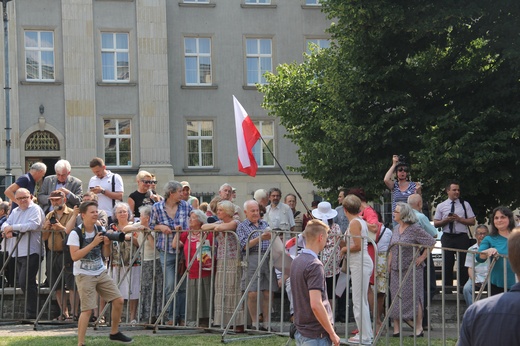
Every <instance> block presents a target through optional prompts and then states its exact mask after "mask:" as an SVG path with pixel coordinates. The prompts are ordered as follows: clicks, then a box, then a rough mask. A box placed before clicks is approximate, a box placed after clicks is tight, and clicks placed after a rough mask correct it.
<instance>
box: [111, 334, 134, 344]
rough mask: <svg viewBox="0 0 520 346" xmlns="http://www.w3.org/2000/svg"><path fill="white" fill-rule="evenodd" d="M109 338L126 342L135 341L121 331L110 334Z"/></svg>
mask: <svg viewBox="0 0 520 346" xmlns="http://www.w3.org/2000/svg"><path fill="white" fill-rule="evenodd" d="M109 338H110V340H111V341H117V342H124V343H126V344H130V343H132V342H133V341H134V340H132V338H129V337H128V336H126V335H124V334H123V333H121V332H117V334H110V336H109Z"/></svg>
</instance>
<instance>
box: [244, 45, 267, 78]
mask: <svg viewBox="0 0 520 346" xmlns="http://www.w3.org/2000/svg"><path fill="white" fill-rule="evenodd" d="M249 40H255V41H256V49H257V53H248V41H249ZM264 40H266V41H269V44H270V53H269V54H265V53H261V41H264ZM244 48H245V49H244V50H245V70H246V74H245V78H246V86H249V87H251V86H256V84H262V85H264V84H266V83H267V81H265V79H264V76H263V75H264V74H265V73H266V72H273V55H274V53H273V38H272V37H245V47H244ZM265 58H269V59H270V68H269V69H266V70H265V71H264V72H263V73H262V59H265ZM249 59H256V60H257V63H256V67H257V70H256V71H257V72H258V75H257V76H256V77H257V78H258V81H257V82H249V64H248V62H249Z"/></svg>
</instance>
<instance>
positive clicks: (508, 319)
mask: <svg viewBox="0 0 520 346" xmlns="http://www.w3.org/2000/svg"><path fill="white" fill-rule="evenodd" d="M519 324H520V283H519V284H515V285H513V287H512V288H511V291H510V292H506V293H501V294H497V295H495V296H492V297H490V298H486V299H482V300H479V301H477V302H475V303H473V304H472V305H470V306H469V307H468V309H467V310H466V313H465V314H464V318H463V320H462V326H461V328H460V338H459V343H458V345H459V346H480V345H482V346H484V345H485V346H489V345H520V328H518V325H519Z"/></svg>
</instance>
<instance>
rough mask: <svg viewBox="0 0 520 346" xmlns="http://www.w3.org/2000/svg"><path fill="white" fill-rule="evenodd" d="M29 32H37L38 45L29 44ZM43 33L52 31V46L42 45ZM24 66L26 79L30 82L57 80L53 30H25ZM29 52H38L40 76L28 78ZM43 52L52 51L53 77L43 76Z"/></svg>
mask: <svg viewBox="0 0 520 346" xmlns="http://www.w3.org/2000/svg"><path fill="white" fill-rule="evenodd" d="M27 33H36V34H37V46H36V47H28V46H27V36H26V34H27ZM42 33H50V34H51V35H52V47H42V44H41V42H42V40H41V34H42ZM23 37H24V43H23V46H24V55H25V60H24V66H25V80H26V81H28V82H55V81H56V52H55V49H56V40H55V37H54V31H53V30H31V29H26V30H24V36H23ZM28 52H37V55H38V61H37V63H38V66H37V69H38V78H28V69H27V66H28V64H27V56H28V54H27V53H28ZM42 52H52V62H53V66H52V77H53V78H43V66H44V65H43V63H42Z"/></svg>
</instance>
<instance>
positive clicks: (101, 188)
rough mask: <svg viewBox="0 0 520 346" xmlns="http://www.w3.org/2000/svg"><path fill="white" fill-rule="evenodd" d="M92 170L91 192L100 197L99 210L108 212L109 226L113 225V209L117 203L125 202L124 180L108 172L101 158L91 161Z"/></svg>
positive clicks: (89, 184)
mask: <svg viewBox="0 0 520 346" xmlns="http://www.w3.org/2000/svg"><path fill="white" fill-rule="evenodd" d="M89 165H90V169H91V170H92V173H94V176H93V177H92V178H90V181H89V183H88V186H89V189H90V191H92V192H94V193H95V194H97V195H98V203H99V209H101V210H104V211H106V213H107V215H108V224H111V223H112V209H114V206H115V205H116V202H117V201H122V200H123V193H124V191H125V189H124V185H123V179H122V178H121V176H120V175H119V174H116V173H112V172H110V171H109V170H107V167H106V166H105V162H104V161H103V160H102V159H100V158H99V157H95V158H93V159H92V160H91V161H90V164H89Z"/></svg>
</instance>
